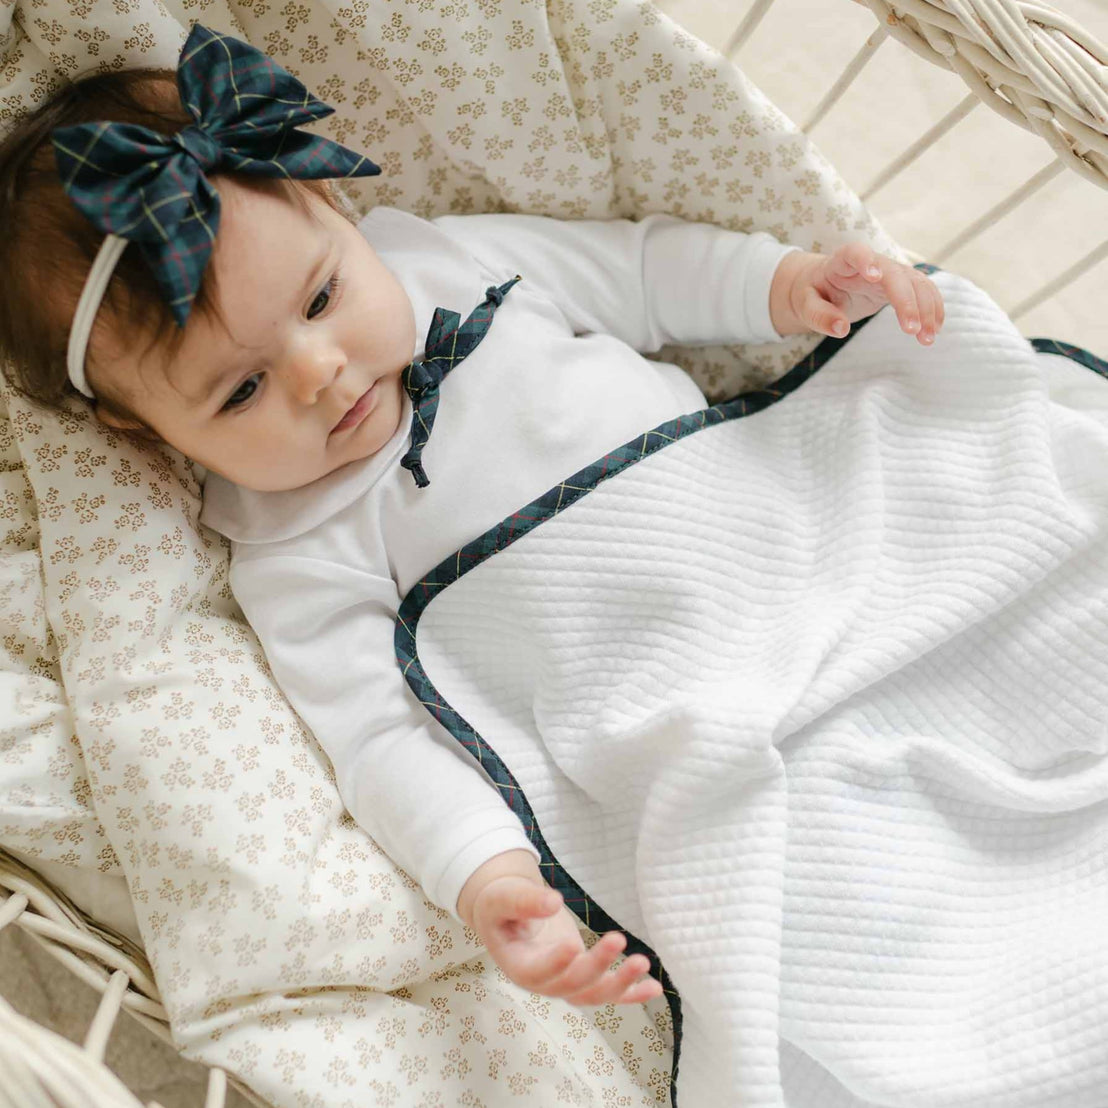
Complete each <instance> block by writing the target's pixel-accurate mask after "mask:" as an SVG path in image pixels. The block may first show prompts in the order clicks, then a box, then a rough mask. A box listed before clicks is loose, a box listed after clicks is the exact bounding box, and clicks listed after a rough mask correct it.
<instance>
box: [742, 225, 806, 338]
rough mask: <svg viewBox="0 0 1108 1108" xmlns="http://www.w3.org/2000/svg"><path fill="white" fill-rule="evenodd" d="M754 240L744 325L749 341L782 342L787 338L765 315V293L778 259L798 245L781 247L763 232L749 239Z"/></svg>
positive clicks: (748, 274) (770, 282)
mask: <svg viewBox="0 0 1108 1108" xmlns="http://www.w3.org/2000/svg"><path fill="white" fill-rule="evenodd" d="M751 237H752V238H755V239H757V240H758V242H757V246H756V249H755V251H754V253H753V256H752V257H751V258H750V262H749V269H748V270H747V276H746V283H745V286H744V288H745V293H746V303H745V304H744V305H743V308H744V310H745V312H746V320H747V324H748V326H749V328H750V332H751V338H750V339H749V340H748V341H750V342H784V341H785V339H786V338H788V337H789V336H787V335H779V334H778V333H777V329H776V328H775V327H774V326H773V319H772V317H771V316H770V312H769V292H770V287H771V286H772V285H773V275H774V274H775V273H776V272H777V267H778V265H779V264H780V263H781V259H782V258H783V257H784V256H785V255H786V254H791V253H792V252H793V251H794V250H800V249H801V247H799V246H785V245H782V244H781V243H779V242H778V241H777V240H776V239H775V238H774V237H773V236H772V235H770V234H768V233H767V232H765V231H758V232H755V233H754V234H753V235H752V236H751Z"/></svg>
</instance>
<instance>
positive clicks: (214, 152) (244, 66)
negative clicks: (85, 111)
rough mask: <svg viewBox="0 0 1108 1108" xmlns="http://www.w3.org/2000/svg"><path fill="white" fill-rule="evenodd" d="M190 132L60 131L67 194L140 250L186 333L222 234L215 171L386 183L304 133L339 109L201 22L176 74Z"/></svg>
mask: <svg viewBox="0 0 1108 1108" xmlns="http://www.w3.org/2000/svg"><path fill="white" fill-rule="evenodd" d="M177 87H178V90H179V92H180V95H181V102H182V103H183V104H184V105H185V107H186V108H187V110H188V111H189V113H190V114H191V115H192V117H193V118H194V119H195V121H196V122H195V124H194V125H192V126H189V127H186V128H184V129H183V130H181V131H179V132H178V133H177V134H176V135H171V136H168V137H167V136H165V135H161V134H159V133H158V132H157V131H152V130H150V129H148V128H146V127H139V126H136V125H134V124H130V123H110V122H106V121H98V122H92V123H79V124H75V125H74V126H71V127H58V128H57V129H56V130H55V131H54V132H53V135H52V140H53V145H54V156H55V161H56V162H57V166H58V174H59V176H60V178H61V182H62V187H63V188H64V189H65V191H66V193H67V194H68V196H69V198H70V199H71V200H72V201H73V203H74V204H75V205H76V206H77V208H79V209H80V211H81V212H82V213H83V214H84V215H85V216H86V217H87V218H88V219H89V220H90V221H91V222H92V223H93V224H94V225H95V226H96V227H98V228H99V229H100V230H101V231H103V232H104V233H105V234H109V233H110V234H114V235H119V236H120V237H121V238H125V239H128V240H131V241H135V242H137V243H139V245H140V249H141V251H142V256H143V258H144V259H145V261H146V264H147V265H148V266H149V267H150V269H151V271H152V273H153V275H154V278H155V280H156V281H157V283H158V287H159V290H160V292H161V294H162V296H163V298H164V299H165V301H166V303H167V304H168V305H169V306H170V309H171V310H172V312H173V318H174V319H175V320H176V321H177V324H178V326H182V327H183V326H184V324H185V321H186V320H187V319H188V315H189V311H190V310H191V308H192V302H193V299H194V298H195V296H196V292H197V290H198V289H199V287H200V279H201V277H202V275H203V273H204V268H205V267H206V266H207V264H208V259H209V258H210V256H211V252H212V246H213V244H214V243H215V236H216V234H217V233H218V231H219V212H220V204H219V194H218V192H216V190H215V188H214V187H213V186H212V184H211V182H210V181H209V180H208V178H207V176H206V172H207V171H211V170H214V169H216V168H218V169H220V170H221V171H225V172H233V173H243V174H247V175H252V176H257V177H283V178H286V179H293V178H296V179H305V180H309V179H310V180H318V179H323V178H331V177H367V176H373V175H375V174H378V173H380V172H381V171H380V169H379V168H378V167H377V166H376V165H374V164H373V162H371V161H370V160H369V159H368V158H366V157H364V156H363V155H361V154H356V153H354V152H353V151H352V150H347V149H346V148H345V147H344V146H340V145H339V144H338V143H337V142H332V141H331V140H330V139H328V138H323V137H322V136H319V135H311V134H308V133H307V132H305V131H300V130H297V128H298V127H301V126H303V125H304V124H307V123H312V122H314V121H315V120H317V119H323V118H324V117H326V116H328V115H330V114H331V113H332V112H333V111H334V109H333V108H330V107H328V106H327V105H326V104H324V103H323V102H322V101H321V100H317V99H316V98H315V97H314V96H312V94H311V93H310V92H308V90H307V89H306V88H305V87H304V86H303V85H302V84H301V83H300V82H299V81H298V80H297V79H296V78H295V77H293V75H292V74H291V73H289V72H287V71H286V70H285V69H282V68H281V66H279V65H278V64H277V63H276V62H275V61H273V59H272V58H269V57H267V56H266V55H265V54H263V53H261V52H260V51H259V50H256V49H255V48H254V47H253V46H251V45H249V43H245V42H240V41H239V40H238V39H235V38H232V37H231V36H230V35H223V34H219V33H217V32H215V31H211V30H209V29H208V28H207V27H204V26H202V25H201V24H199V23H197V24H195V25H194V26H193V28H192V30H191V31H190V33H189V36H188V38H187V39H186V41H185V45H184V47H183V48H182V50H181V55H180V59H179V61H178V66H177Z"/></svg>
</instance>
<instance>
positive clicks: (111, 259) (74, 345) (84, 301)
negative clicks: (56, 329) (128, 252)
mask: <svg viewBox="0 0 1108 1108" xmlns="http://www.w3.org/2000/svg"><path fill="white" fill-rule="evenodd" d="M126 248H127V240H126V239H124V238H120V237H119V235H113V234H111V233H110V232H109V233H108V234H107V235H106V236H105V238H104V241H103V242H102V243H101V244H100V249H99V251H98V252H97V254H96V260H95V261H94V262H93V263H92V269H90V270H89V274H88V277H87V278H86V279H85V287H84V288H83V289H82V290H81V299H80V300H78V301H77V310H76V312H74V313H73V326H72V327H70V329H69V347H68V349H67V350H66V355H65V361H66V365H67V366H68V368H69V379H70V381H72V382H73V387H74V388H75V389H76V390H77V391H78V392H79V393H81V394H82V395H83V396H87V397H88V398H89V399H90V400H93V399H95V398H94V396H93V394H92V389H90V388H89V385H88V378H86V377H85V350H86V348H87V347H88V339H89V335H90V334H91V333H92V324H93V320H95V319H96V313H97V312H98V311H99V310H100V302H101V301H102V300H103V299H104V291H105V289H107V287H108V282H109V281H110V280H111V279H112V273H113V272H114V271H115V265H116V262H118V261H119V256H120V255H121V254H122V253H123V251H124V250H125V249H126Z"/></svg>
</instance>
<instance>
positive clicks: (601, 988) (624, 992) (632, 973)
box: [566, 954, 662, 1005]
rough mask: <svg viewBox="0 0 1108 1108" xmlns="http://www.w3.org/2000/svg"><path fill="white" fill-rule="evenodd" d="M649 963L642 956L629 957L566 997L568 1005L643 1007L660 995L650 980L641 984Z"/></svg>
mask: <svg viewBox="0 0 1108 1108" xmlns="http://www.w3.org/2000/svg"><path fill="white" fill-rule="evenodd" d="M649 969H650V962H649V961H648V960H647V959H646V958H645V957H644V956H643V955H641V954H632V955H631V957H630V958H628V959H627V960H626V961H625V962H623V963H622V964H621V965H619V966H617V967H616V968H615V969H614V970H612V971H610V972H609V971H607V970H605V971H604V972H602V973H601V975H600V977H599V978H598V979H597V980H596V981H595V982H594V983H592V984H590V985H587V986H586V987H584V988H582V989H578V990H577V991H576V992H574V993H570V994H569V995H567V996H566V1000H568V1001H569V1002H570V1003H571V1004H587V1005H596V1004H642V1003H643V1002H644V1001H646V1000H650V999H651V998H652V997H655V996H658V995H660V994H661V991H662V986H661V984H660V982H658V981H656V980H655V979H654V978H653V977H648V978H646V979H645V980H642V977H643V974H645V973H647V972H648V971H649Z"/></svg>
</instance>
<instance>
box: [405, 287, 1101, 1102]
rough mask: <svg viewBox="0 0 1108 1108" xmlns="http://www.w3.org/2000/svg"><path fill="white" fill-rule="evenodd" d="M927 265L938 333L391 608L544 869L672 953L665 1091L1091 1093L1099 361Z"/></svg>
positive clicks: (596, 922) (642, 471)
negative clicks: (1069, 390) (1044, 342)
mask: <svg viewBox="0 0 1108 1108" xmlns="http://www.w3.org/2000/svg"><path fill="white" fill-rule="evenodd" d="M934 279H935V280H936V282H937V283H938V284H939V285H940V287H941V288H942V290H943V293H944V296H945V298H946V326H945V329H944V332H943V334H942V335H941V336H940V340H939V341H938V342H937V343H936V345H935V347H934V348H933V349H925V348H923V347H921V346H919V345H918V344H917V343H915V342H913V341H911V340H910V339H908V338H907V337H906V336H905V335H904V334H903V333H902V332H900V330H899V329H898V327H897V325H896V320H895V318H894V317H893V315H892V313H891V312H890V311H887V310H886V311H884V312H881V313H879V314H878V315H877V316H875V317H874V318H873V319H872V320H870V321H869V322H868V323H867V324H866V325H865V326H864V327H862V328H861V329H860V330H858V331H857V332H856V333H855V334H854V335H853V336H852V337H851V339H850V340H849V341H848V342H847V343H846V344H845V345H843V346H842V347H841V348H839V349H838V351H837V353H835V354H834V356H832V357H831V358H830V359H829V360H826V361H825V362H824V364H822V365H818V362H819V358H820V357H821V356H822V355H820V352H819V351H817V355H816V356H815V360H814V361H813V363H812V366H813V367H815V366H817V365H818V368H815V371H814V373H812V374H811V375H810V376H808V378H807V379H806V380H805V381H804V382H803V383H801V384H799V386H798V387H796V388H795V389H793V390H792V391H789V392H788V393H787V394H786V395H784V396H783V398H781V399H779V400H777V402H775V403H772V404H771V405H770V406H768V407H766V408H765V409H764V410H762V411H759V412H757V413H755V414H748V415H745V416H742V417H739V416H738V413H737V412H736V411H735V410H733V409H725V410H727V411H728V414H730V415H733V416H735V418H729V419H727V420H725V421H723V422H719V423H717V424H715V425H707V426H704V427H703V428H702V429H699V430H695V431H693V432H691V433H689V434H687V435H685V436H684V437H681V438H679V439H678V440H677V441H670V438H669V437H666V436H664V435H662V436H647V439H646V448H647V449H649V448H650V447H653V446H660V448H659V449H656V450H654V451H653V452H652V453H646V454H645V455H644V454H643V451H642V450H641V449H639V448H636V449H635V450H633V451H632V452H631V453H633V454H634V458H635V460H633V461H632V462H630V463H629V464H626V465H622V468H621V460H622V461H626V460H627V455H626V454H623V455H620V454H617V455H615V456H613V458H611V459H609V461H608V462H607V463H606V465H605V466H603V467H600V469H603V470H604V471H605V472H606V473H608V474H609V475H611V474H612V471H613V470H615V474H614V476H609V477H608V478H606V479H603V480H600V481H599V482H598V481H597V480H596V477H597V474H598V473H599V471H600V470H599V469H598V471H597V472H586V473H585V474H582V475H578V477H577V479H575V480H571V481H567V483H566V485H565V487H563V488H561V489H560V490H557V491H556V492H555V493H554V494H552V496H551V497H550V498H549V500H548V501H544V502H542V503H540V504H537V505H536V506H534V507H532V508H531V509H530V510H529V511H525V512H522V513H520V515H519V516H518V517H515V518H514V519H513V520H512V521H511V523H510V524H509V523H507V522H506V523H505V525H503V526H502V528H500V529H498V530H497V531H496V533H490V536H488V537H487V539H486V542H485V543H484V544H482V543H475V544H474V545H473V547H472V549H470V548H467V552H468V554H469V555H470V556H471V557H469V558H463V559H452V560H451V561H450V562H449V563H443V565H442V566H440V567H439V570H438V571H437V572H436V574H435V575H433V577H432V579H429V582H428V584H431V583H432V581H433V583H434V587H429V588H423V587H417V588H416V589H413V590H412V593H411V594H410V595H409V598H408V600H407V602H406V605H405V609H404V610H403V611H402V613H401V618H402V621H403V622H402V624H401V625H399V628H398V649H399V650H400V652H401V655H402V656H403V654H404V649H403V641H402V640H403V639H404V636H405V634H407V633H409V632H414V643H415V652H416V655H417V658H416V661H415V662H413V663H412V664H411V665H410V667H409V671H408V672H409V675H410V679H411V680H412V681H413V683H414V684H415V685H416V686H417V688H418V690H419V691H420V692H421V695H423V697H424V699H425V701H426V702H428V703H431V702H432V701H434V700H440V701H442V702H444V703H442V704H441V705H440V706H439V707H438V708H436V711H437V713H438V714H439V715H440V716H441V717H442V718H443V719H444V721H445V722H446V723H447V724H448V725H449V726H450V727H451V729H452V730H454V731H455V733H456V734H457V735H458V736H459V737H460V738H462V739H463V740H464V741H466V742H467V743H469V744H470V745H471V747H473V748H474V749H479V750H480V752H481V757H482V760H483V761H484V762H485V764H486V765H487V766H488V768H489V770H490V773H492V774H493V776H494V778H497V779H498V780H499V781H500V782H501V783H502V787H503V790H504V792H505V795H506V796H507V797H508V798H509V800H510V801H511V802H513V803H515V804H516V805H517V808H518V810H519V811H520V812H521V813H523V814H524V815H525V817H527V818H531V817H532V816H533V819H534V821H535V825H536V831H535V834H536V837H537V838H538V840H539V841H540V843H541V844H542V846H543V849H544V851H545V855H544V857H545V860H546V861H547V863H548V866H549V868H548V874H549V875H550V878H551V880H553V881H554V882H555V883H556V884H560V885H561V887H563V888H564V889H566V890H567V893H568V895H569V898H570V900H571V901H572V900H573V899H574V897H575V895H577V892H580V896H579V898H578V900H577V906H578V907H579V908H580V909H581V911H582V912H583V913H584V914H587V915H588V917H589V919H590V922H591V923H592V924H593V926H596V927H603V926H606V925H607V919H610V920H612V921H614V922H615V924H616V925H618V926H620V927H622V928H625V929H626V930H628V931H629V932H630V933H632V934H633V935H634V936H636V937H637V939H638V940H641V941H642V942H643V943H645V944H647V945H648V946H649V947H651V948H653V950H654V951H655V952H656V953H657V955H658V956H659V957H660V959H661V961H662V963H663V964H664V966H665V969H666V970H667V971H668V974H669V977H670V980H671V981H672V984H673V986H674V987H675V989H676V990H677V992H678V993H679V997H680V999H679V1007H680V1013H679V1015H680V1019H679V1022H678V1027H679V1030H680V1041H679V1047H680V1052H679V1063H678V1067H679V1068H678V1075H677V1086H676V1088H677V1096H678V1103H679V1104H680V1105H681V1108H716V1106H720V1108H723V1106H727V1108H734V1106H735V1105H742V1106H743V1108H754V1106H762V1105H764V1106H767V1108H769V1106H774V1108H782V1106H785V1105H788V1106H790V1108H837V1106H847V1105H850V1106H854V1105H860V1104H880V1105H891V1106H896V1108H916V1106H919V1108H923V1106H927V1108H935V1106H943V1105H950V1106H958V1108H966V1106H969V1105H973V1106H975V1108H983V1106H987V1108H1001V1106H1004V1108H1007V1106H1016V1105H1035V1106H1036V1108H1043V1106H1045V1105H1051V1106H1056V1108H1063V1106H1064V1108H1078V1106H1082V1108H1103V1105H1104V1103H1105V1101H1104V1095H1105V1089H1106V1088H1108V1030H1106V1029H1108V940H1106V938H1105V936H1106V935H1108V757H1106V755H1108V381H1101V380H1100V379H1099V378H1097V377H1096V376H1095V375H1094V374H1092V373H1091V371H1088V370H1082V372H1084V373H1088V376H1089V380H1090V381H1092V382H1095V385H1096V388H1095V389H1094V390H1093V392H1094V394H1095V401H1096V402H1098V403H1101V404H1102V410H1101V411H1100V412H1097V411H1095V410H1092V409H1090V410H1075V409H1073V408H1071V407H1068V406H1065V405H1064V404H1062V403H1059V402H1058V401H1057V400H1056V399H1052V397H1051V395H1050V393H1049V392H1048V389H1047V386H1046V382H1045V376H1044V362H1047V361H1050V359H1051V356H1050V355H1047V354H1040V353H1036V352H1035V351H1034V350H1033V349H1032V347H1031V346H1030V345H1029V344H1028V342H1027V341H1026V340H1025V339H1023V338H1021V336H1020V335H1019V333H1018V332H1017V330H1016V329H1015V327H1014V326H1013V325H1012V324H1011V322H1010V321H1009V320H1008V319H1007V317H1006V316H1005V315H1004V314H1003V312H1001V310H1000V309H999V308H998V307H997V306H996V305H995V304H994V303H993V301H992V300H991V299H990V298H989V297H988V296H987V295H986V294H985V293H983V292H982V291H980V290H979V289H978V288H976V287H975V286H973V285H972V284H970V283H969V282H968V281H966V280H964V279H962V278H959V277H956V276H955V275H952V274H949V273H944V272H938V273H936V274H935V275H934ZM832 346H834V344H831V343H825V344H824V347H823V348H822V350H823V351H824V353H826V351H827V350H828V349H829V348H830V347H832ZM1070 364H1072V363H1069V362H1067V365H1070ZM801 375H803V374H801ZM1098 389H1102V390H1103V395H1102V394H1101V393H1100V392H1098V391H1097V390H1098ZM672 430H673V428H669V431H671V432H672ZM639 459H641V460H639ZM579 490H584V491H583V492H581V493H580V494H579ZM575 496H577V499H576V500H574V499H573V498H574V497H575ZM552 503H553V504H557V503H561V504H562V505H563V506H564V505H565V504H566V503H569V506H568V507H563V508H562V509H561V510H559V511H556V512H555V511H553V509H551V508H550V507H549V505H550V504H552ZM544 504H546V505H547V506H546V507H544V506H543V505H544ZM532 519H533V520H535V525H534V526H532V525H531V524H530V523H529V522H528V521H529V520H532ZM528 528H530V529H528ZM521 532H522V533H521ZM490 547H491V548H492V549H495V548H500V549H499V552H497V553H495V556H491V557H484V556H483V555H484V554H485V553H488V552H489V550H490ZM465 565H471V566H472V568H470V569H468V570H466V571H465V572H463V573H462V574H461V576H457V573H458V568H459V567H461V566H465ZM444 584H445V586H446V587H442V586H443V585H444ZM429 597H430V598H431V599H428V598H429ZM452 712H453V713H456V715H454V714H452ZM458 717H461V718H460V719H459V718H458ZM467 724H468V725H469V726H470V727H472V729H473V730H474V731H475V732H476V735H477V736H479V739H478V738H476V737H475V736H474V735H473V734H472V733H471V732H470V731H469V730H468V729H467V726H466V725H467ZM483 744H485V745H483ZM605 917H607V919H606V918H605Z"/></svg>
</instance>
